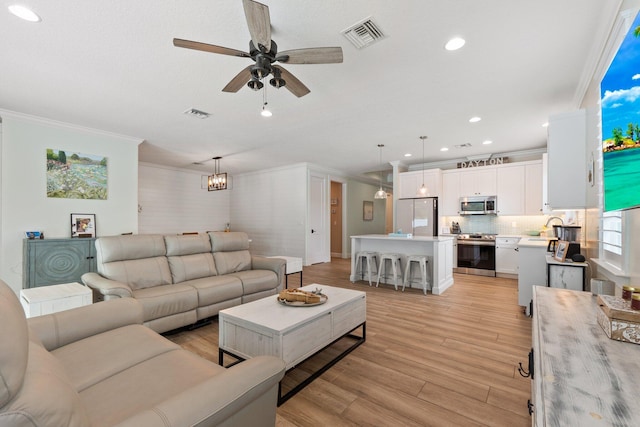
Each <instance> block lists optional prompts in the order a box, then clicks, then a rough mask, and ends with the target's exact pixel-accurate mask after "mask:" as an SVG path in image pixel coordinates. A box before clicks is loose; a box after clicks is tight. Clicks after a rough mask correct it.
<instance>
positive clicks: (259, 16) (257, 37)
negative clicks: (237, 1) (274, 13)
mask: <svg viewBox="0 0 640 427" xmlns="http://www.w3.org/2000/svg"><path fill="white" fill-rule="evenodd" d="M242 5H243V6H244V15H245V16H246V18H247V25H248V26H249V33H250V34H251V40H252V41H253V44H254V46H255V47H256V48H258V49H259V48H260V45H262V46H264V48H265V49H266V50H265V52H269V51H270V50H271V18H270V17H269V6H266V5H264V4H262V3H258V2H257V1H253V0H242Z"/></svg>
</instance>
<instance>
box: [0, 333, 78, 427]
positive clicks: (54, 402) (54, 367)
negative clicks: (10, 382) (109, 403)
mask: <svg viewBox="0 0 640 427" xmlns="http://www.w3.org/2000/svg"><path fill="white" fill-rule="evenodd" d="M3 347H5V348H6V347H11V346H7V345H4V346H3ZM25 360H28V361H29V364H28V367H27V370H26V373H25V376H24V382H23V383H22V387H21V388H20V392H19V393H18V394H17V396H16V397H15V398H14V399H13V400H12V401H10V402H9V404H8V405H7V406H5V407H3V408H2V414H1V415H0V425H10V426H30V427H49V426H65V427H67V426H68V427H86V426H88V425H90V424H89V416H88V414H87V410H86V408H85V406H84V404H83V403H82V401H81V399H80V396H79V395H78V393H77V392H76V390H75V389H74V388H73V385H72V384H71V382H70V380H69V378H68V377H67V375H66V372H65V369H64V368H63V367H62V365H61V364H60V362H59V361H58V360H57V359H56V358H55V357H54V356H53V355H52V354H51V353H49V352H48V351H47V350H45V348H44V347H42V346H41V345H39V344H37V343H36V342H34V341H31V345H30V346H29V354H28V359H27V356H26V355H25Z"/></svg>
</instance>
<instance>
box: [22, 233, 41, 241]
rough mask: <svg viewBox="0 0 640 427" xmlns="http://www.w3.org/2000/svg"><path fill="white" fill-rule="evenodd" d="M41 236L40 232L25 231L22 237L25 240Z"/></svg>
mask: <svg viewBox="0 0 640 427" xmlns="http://www.w3.org/2000/svg"><path fill="white" fill-rule="evenodd" d="M40 236H41V232H40V231H25V232H24V237H26V238H27V239H31V240H33V239H39V238H40Z"/></svg>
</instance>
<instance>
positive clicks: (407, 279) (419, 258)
mask: <svg viewBox="0 0 640 427" xmlns="http://www.w3.org/2000/svg"><path fill="white" fill-rule="evenodd" d="M412 262H417V263H419V265H420V274H421V276H422V281H421V283H422V290H423V291H424V294H425V295H426V294H427V284H428V281H427V263H428V262H429V261H428V260H427V257H426V256H424V255H409V256H407V265H406V267H405V270H404V283H403V284H402V291H403V292H404V287H405V286H406V285H407V283H408V284H409V287H411V282H412V279H411V263H412Z"/></svg>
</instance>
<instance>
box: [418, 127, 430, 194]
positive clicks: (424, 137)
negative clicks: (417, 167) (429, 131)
mask: <svg viewBox="0 0 640 427" xmlns="http://www.w3.org/2000/svg"><path fill="white" fill-rule="evenodd" d="M425 139H427V137H426V136H424V135H423V136H421V137H420V140H421V141H422V187H420V189H418V196H421V197H425V196H427V195H429V189H428V188H427V186H426V185H424V140H425Z"/></svg>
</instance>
